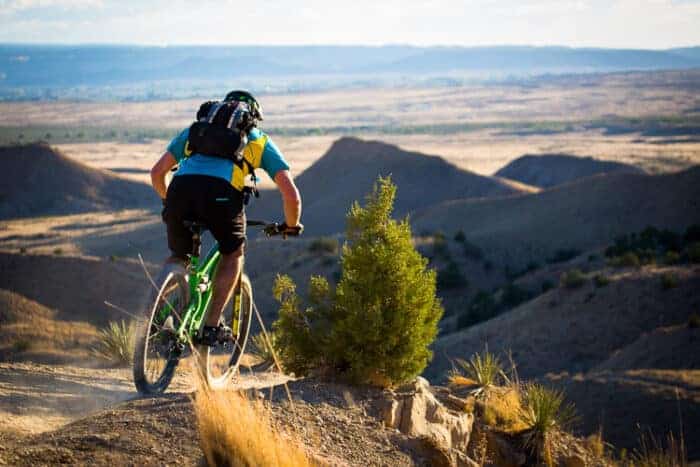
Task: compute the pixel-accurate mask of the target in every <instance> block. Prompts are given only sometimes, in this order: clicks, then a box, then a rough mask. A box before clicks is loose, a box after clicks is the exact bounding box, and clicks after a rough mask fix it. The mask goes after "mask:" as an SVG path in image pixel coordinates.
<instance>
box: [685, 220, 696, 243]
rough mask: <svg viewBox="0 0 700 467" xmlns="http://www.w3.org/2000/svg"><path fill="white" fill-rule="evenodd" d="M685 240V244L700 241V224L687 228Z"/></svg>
mask: <svg viewBox="0 0 700 467" xmlns="http://www.w3.org/2000/svg"><path fill="white" fill-rule="evenodd" d="M683 242H684V243H685V244H691V243H696V242H700V224H693V225H691V226H689V227H688V228H687V229H686V230H685V233H684V234H683Z"/></svg>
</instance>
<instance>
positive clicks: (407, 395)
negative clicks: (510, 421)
mask: <svg viewBox="0 0 700 467" xmlns="http://www.w3.org/2000/svg"><path fill="white" fill-rule="evenodd" d="M378 409H379V414H380V417H381V418H382V420H383V421H384V423H385V425H386V426H388V427H390V428H398V429H399V430H400V431H401V432H402V433H404V434H406V435H408V436H411V437H415V438H421V439H426V440H430V443H432V444H433V445H435V446H438V447H439V449H441V450H443V451H444V452H445V453H447V456H448V457H449V458H450V459H451V465H467V464H468V462H467V461H466V460H465V461H460V460H459V459H460V456H459V455H458V454H459V452H466V450H467V446H468V445H469V438H470V435H471V431H472V426H473V424H474V415H473V414H472V413H466V412H464V411H454V410H450V409H449V408H448V407H446V406H445V405H443V404H442V403H441V402H440V401H439V400H438V399H437V398H436V397H435V395H434V394H433V393H432V392H431V390H430V383H428V381H427V380H426V379H425V378H421V377H418V378H416V379H415V380H413V381H412V382H410V383H408V384H406V385H404V386H401V387H400V388H398V389H397V390H396V393H395V394H394V393H389V394H388V398H387V399H385V400H383V401H381V402H380V406H379V407H378ZM465 458H466V457H465Z"/></svg>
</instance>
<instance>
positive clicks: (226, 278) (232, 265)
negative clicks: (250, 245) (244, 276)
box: [206, 244, 244, 326]
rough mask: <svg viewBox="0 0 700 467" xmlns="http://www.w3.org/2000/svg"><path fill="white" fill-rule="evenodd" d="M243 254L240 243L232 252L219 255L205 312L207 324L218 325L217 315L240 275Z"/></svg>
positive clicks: (218, 315)
mask: <svg viewBox="0 0 700 467" xmlns="http://www.w3.org/2000/svg"><path fill="white" fill-rule="evenodd" d="M243 254H244V246H243V244H241V246H240V247H238V249H237V250H235V251H233V252H232V253H228V254H222V255H221V259H220V260H219V265H218V266H217V268H216V275H215V276H214V293H213V296H212V301H211V306H210V307H209V311H208V312H207V317H206V325H207V326H218V324H219V317H220V316H221V313H222V312H223V310H224V306H225V305H226V302H228V300H229V298H231V295H232V293H233V290H234V288H235V286H236V284H237V283H238V279H239V277H240V275H241V269H242V267H243Z"/></svg>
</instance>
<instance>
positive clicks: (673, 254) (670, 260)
mask: <svg viewBox="0 0 700 467" xmlns="http://www.w3.org/2000/svg"><path fill="white" fill-rule="evenodd" d="M680 261H681V255H680V253H678V252H677V251H667V252H666V254H665V255H664V263H666V264H678V263H680Z"/></svg>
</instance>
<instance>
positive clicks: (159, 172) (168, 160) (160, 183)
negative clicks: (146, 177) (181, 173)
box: [151, 151, 177, 199]
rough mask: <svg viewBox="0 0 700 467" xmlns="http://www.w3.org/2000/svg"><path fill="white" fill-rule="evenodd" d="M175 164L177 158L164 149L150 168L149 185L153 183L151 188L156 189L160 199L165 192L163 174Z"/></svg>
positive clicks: (163, 196) (163, 197)
mask: <svg viewBox="0 0 700 467" xmlns="http://www.w3.org/2000/svg"><path fill="white" fill-rule="evenodd" d="M176 165H177V159H175V156H173V155H172V154H170V152H168V151H166V152H165V154H163V155H162V156H161V157H160V159H158V162H156V163H155V165H154V166H153V168H152V169H151V185H153V189H154V190H156V193H158V196H160V197H161V199H165V193H166V192H167V188H166V186H165V176H166V175H167V174H168V172H170V169H172V168H173V167H175V166H176Z"/></svg>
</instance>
